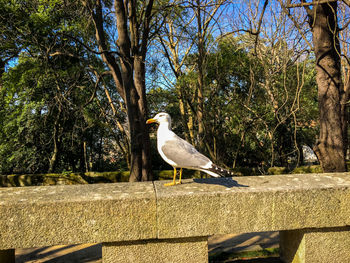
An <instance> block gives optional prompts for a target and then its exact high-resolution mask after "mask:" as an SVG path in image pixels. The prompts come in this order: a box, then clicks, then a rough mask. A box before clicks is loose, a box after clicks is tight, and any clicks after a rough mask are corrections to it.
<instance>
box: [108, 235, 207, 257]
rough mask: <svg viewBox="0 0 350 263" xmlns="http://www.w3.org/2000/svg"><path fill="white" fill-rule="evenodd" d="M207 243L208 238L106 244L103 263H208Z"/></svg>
mask: <svg viewBox="0 0 350 263" xmlns="http://www.w3.org/2000/svg"><path fill="white" fill-rule="evenodd" d="M207 243H208V238H207V237H193V238H178V239H152V240H146V241H129V242H115V243H104V244H103V246H102V262H103V263H118V262H120V263H128V262H130V263H138V262H140V263H141V262H142V263H155V262H157V263H168V262H172V263H183V262H191V263H197V262H198V263H203V262H204V263H205V262H208V244H207Z"/></svg>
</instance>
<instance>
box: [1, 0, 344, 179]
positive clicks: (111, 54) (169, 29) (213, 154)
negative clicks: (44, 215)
mask: <svg viewBox="0 0 350 263" xmlns="http://www.w3.org/2000/svg"><path fill="white" fill-rule="evenodd" d="M292 2H293V3H289V2H288V3H289V6H288V3H287V2H286V3H284V2H283V1H265V2H264V3H260V4H259V3H255V1H241V3H239V4H237V3H233V2H232V1H224V0H206V1H192V2H191V1H190V2H189V1H178V0H173V1H156V2H154V3H153V1H144V2H143V1H129V2H128V1H121V0H115V1H102V0H95V1H93V0H86V1H63V0H55V1H49V0H33V1H20V0H11V1H5V0H0V50H1V51H0V75H1V80H0V105H1V107H0V159H1V162H0V173H44V172H63V171H82V172H85V171H92V170H98V171H102V170H113V169H114V170H115V169H131V170H132V171H133V172H132V180H146V179H150V178H151V174H150V171H149V167H148V166H149V165H150V159H152V165H153V168H154V169H165V168H167V165H166V164H165V163H164V162H163V161H162V160H161V159H160V157H159V155H158V154H157V153H156V146H155V137H154V133H153V129H154V128H153V127H152V128H151V140H150V142H149V141H148V140H149V138H148V132H149V131H148V129H147V127H146V126H145V123H144V121H145V119H146V117H147V116H151V115H152V114H155V113H157V112H159V111H167V112H168V113H169V114H170V115H172V117H173V123H172V126H173V129H174V130H175V132H177V133H178V134H179V135H180V136H181V137H183V138H186V140H188V141H189V142H191V143H192V144H194V145H196V147H197V148H199V149H200V150H201V151H202V152H203V153H205V154H206V155H207V156H209V157H210V158H211V159H213V160H214V161H215V162H217V163H218V164H220V165H223V166H226V167H228V168H235V167H241V166H249V167H253V166H254V167H259V169H260V170H261V172H262V173H264V171H265V169H266V168H267V167H271V166H296V165H300V164H302V162H303V154H302V150H301V149H302V146H303V145H308V146H310V147H314V146H315V145H316V144H317V143H318V144H317V145H320V144H319V141H317V139H320V138H319V137H318V134H319V123H320V122H319V112H320V108H319V103H318V102H319V99H320V98H319V94H318V88H317V87H318V85H319V84H318V83H317V82H316V74H317V70H316V69H317V67H316V69H315V64H317V63H318V62H319V60H320V58H319V57H318V55H317V54H316V55H315V53H313V51H314V50H313V44H312V41H311V38H312V34H311V33H310V25H309V24H308V20H307V19H306V18H307V17H308V15H309V18H310V14H309V13H308V10H310V9H311V10H312V8H315V10H318V9H316V8H317V7H313V6H312V5H308V6H307V8H305V7H303V6H302V5H301V6H295V4H296V3H297V2H298V1H292ZM294 2H295V3H294ZM126 3H129V5H127V6H124V5H125V4H126ZM298 3H299V2H298ZM288 10H293V11H292V12H287V11H288ZM333 10H337V14H338V17H339V22H338V23H339V27H338V29H339V31H337V32H340V34H339V44H338V46H339V50H338V52H339V53H340V56H339V61H340V62H339V63H341V67H339V70H340V72H341V74H342V75H341V80H342V84H341V85H342V86H341V87H344V90H348V89H347V87H348V86H349V85H350V84H349V83H350V78H349V76H350V74H349V72H350V71H349V61H350V60H349V59H348V49H349V44H348V43H349V39H348V38H349V29H348V25H349V21H350V20H349V15H348V14H349V13H350V12H348V11H349V7H348V6H347V5H346V3H345V2H342V1H338V9H335V7H333ZM125 12H126V13H125ZM347 12H348V13H347ZM311 26H313V24H312V23H311ZM314 42H315V40H314ZM337 43H338V42H337ZM339 105H340V104H339ZM342 105H345V106H344V107H343V108H342V111H344V112H346V111H347V110H346V109H347V108H346V105H347V101H345V102H343V104H342ZM344 116H345V115H344ZM343 129H344V128H343ZM346 131H347V130H346ZM344 138H345V137H344ZM321 139H322V138H321ZM344 140H345V139H344ZM346 144H347V142H345V143H344V145H346ZM149 147H151V150H149ZM346 150H347V148H346ZM346 150H345V151H346ZM150 157H151V158H150Z"/></svg>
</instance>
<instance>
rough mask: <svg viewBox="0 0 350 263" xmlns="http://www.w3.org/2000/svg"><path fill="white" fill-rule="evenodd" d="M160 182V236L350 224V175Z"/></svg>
mask: <svg viewBox="0 0 350 263" xmlns="http://www.w3.org/2000/svg"><path fill="white" fill-rule="evenodd" d="M163 184H164V182H155V188H156V193H157V211H158V213H157V214H158V216H157V220H158V223H157V225H158V237H159V238H179V237H190V236H210V235H213V234H229V233H248V232H260V231H278V230H285V229H301V228H311V227H315V228H322V227H336V226H345V225H350V210H349V209H348V203H349V199H350V176H349V174H346V173H345V174H332V175H331V174H303V175H275V176H258V177H256V176H251V177H234V178H209V179H194V180H184V183H183V184H181V185H176V186H174V187H165V186H163Z"/></svg>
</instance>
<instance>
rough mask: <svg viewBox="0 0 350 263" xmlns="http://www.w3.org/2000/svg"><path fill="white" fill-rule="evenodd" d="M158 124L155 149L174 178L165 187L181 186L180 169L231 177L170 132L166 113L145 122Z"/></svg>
mask: <svg viewBox="0 0 350 263" xmlns="http://www.w3.org/2000/svg"><path fill="white" fill-rule="evenodd" d="M150 123H158V124H159V127H158V130H157V149H158V152H159V154H160V156H161V157H162V158H163V160H164V161H166V162H167V163H168V164H170V165H171V166H172V167H173V168H174V178H173V181H172V182H171V183H167V184H165V186H171V185H176V184H181V177H182V168H186V169H193V170H199V171H202V172H205V173H207V174H209V175H211V176H213V177H224V176H226V175H229V176H233V173H231V172H230V171H228V170H226V169H223V168H221V167H219V166H217V165H216V164H214V163H213V162H212V161H211V160H210V159H209V158H208V157H206V156H204V155H203V154H201V153H200V152H198V151H197V150H196V148H195V147H194V146H193V145H191V144H190V143H188V142H187V141H185V140H184V139H182V138H180V137H179V136H177V135H176V134H175V133H174V132H173V131H172V130H171V118H170V115H169V114H168V113H165V112H160V113H158V114H157V115H156V116H154V117H153V118H151V119H148V120H147V121H146V124H150ZM177 168H180V176H179V177H180V178H179V181H178V182H175V180H176V174H177V171H176V169H177Z"/></svg>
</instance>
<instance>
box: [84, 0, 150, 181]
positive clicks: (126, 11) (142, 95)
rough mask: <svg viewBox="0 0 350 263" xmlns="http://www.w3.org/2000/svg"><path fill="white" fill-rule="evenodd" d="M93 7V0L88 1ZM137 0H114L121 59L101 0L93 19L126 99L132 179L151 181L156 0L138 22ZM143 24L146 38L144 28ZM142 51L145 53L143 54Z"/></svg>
mask: <svg viewBox="0 0 350 263" xmlns="http://www.w3.org/2000/svg"><path fill="white" fill-rule="evenodd" d="M85 3H86V6H88V7H89V3H88V2H85ZM136 4H137V3H136V1H130V2H129V1H122V0H115V1H114V11H115V18H116V26H117V31H118V39H117V41H116V44H117V46H118V49H119V52H118V53H119V54H118V59H116V57H115V56H114V55H113V53H112V52H110V50H109V45H108V41H107V38H106V37H105V32H104V25H103V22H104V20H103V17H104V15H103V8H102V2H101V0H96V2H95V7H94V9H95V10H92V9H90V10H92V18H93V21H94V25H95V30H96V34H95V35H96V39H97V42H98V45H99V50H100V52H101V55H102V58H103V61H104V62H105V63H106V64H107V66H108V67H109V69H110V71H111V73H112V76H113V79H114V82H115V84H116V89H117V91H118V93H119V94H120V96H121V97H122V98H123V100H124V102H125V105H126V109H127V115H128V122H129V132H130V179H129V180H130V181H141V180H151V179H152V176H151V165H150V148H149V146H150V142H149V134H148V130H147V127H146V125H145V121H146V115H147V107H146V89H145V83H144V81H145V80H144V79H145V69H144V62H145V61H144V60H145V54H146V50H147V44H148V32H149V28H150V20H151V17H152V15H151V10H152V6H153V0H150V1H149V2H148V4H147V7H146V12H145V13H144V17H143V18H142V19H143V21H137V19H138V16H137V14H136V12H137V5H136ZM141 24H142V30H143V31H142V39H141V41H140V38H139V37H140V34H139V33H140V32H138V30H140V28H141V26H140V25H141ZM139 54H141V55H139Z"/></svg>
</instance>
